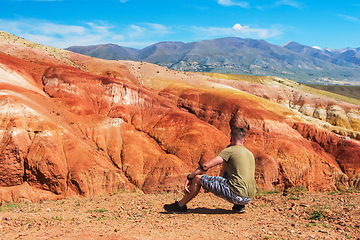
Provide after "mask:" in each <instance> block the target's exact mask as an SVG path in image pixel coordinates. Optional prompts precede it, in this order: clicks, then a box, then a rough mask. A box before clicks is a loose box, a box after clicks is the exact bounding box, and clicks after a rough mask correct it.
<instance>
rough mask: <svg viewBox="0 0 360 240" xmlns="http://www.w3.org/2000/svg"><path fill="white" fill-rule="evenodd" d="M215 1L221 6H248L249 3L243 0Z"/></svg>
mask: <svg viewBox="0 0 360 240" xmlns="http://www.w3.org/2000/svg"><path fill="white" fill-rule="evenodd" d="M217 2H218V3H219V4H220V5H223V6H239V7H242V8H247V7H249V3H248V2H244V1H236V0H217Z"/></svg>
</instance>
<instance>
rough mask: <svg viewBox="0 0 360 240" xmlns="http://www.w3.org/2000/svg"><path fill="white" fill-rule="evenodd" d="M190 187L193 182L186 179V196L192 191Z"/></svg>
mask: <svg viewBox="0 0 360 240" xmlns="http://www.w3.org/2000/svg"><path fill="white" fill-rule="evenodd" d="M190 186H191V181H189V180H188V179H186V181H185V184H184V192H185V194H187V193H190V190H189V188H190Z"/></svg>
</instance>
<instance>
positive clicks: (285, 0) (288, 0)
mask: <svg viewBox="0 0 360 240" xmlns="http://www.w3.org/2000/svg"><path fill="white" fill-rule="evenodd" d="M280 5H286V6H290V7H294V8H301V6H302V4H301V3H300V2H298V1H295V0H278V1H276V2H275V6H280Z"/></svg>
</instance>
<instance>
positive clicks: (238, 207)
mask: <svg viewBox="0 0 360 240" xmlns="http://www.w3.org/2000/svg"><path fill="white" fill-rule="evenodd" d="M232 210H233V212H235V213H244V212H245V205H236V204H234V206H233V207H232Z"/></svg>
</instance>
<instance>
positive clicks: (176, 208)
mask: <svg viewBox="0 0 360 240" xmlns="http://www.w3.org/2000/svg"><path fill="white" fill-rule="evenodd" d="M164 209H165V210H166V211H167V212H186V211H187V207H186V205H185V206H182V207H180V206H179V202H178V201H175V202H174V203H172V204H165V205H164Z"/></svg>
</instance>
